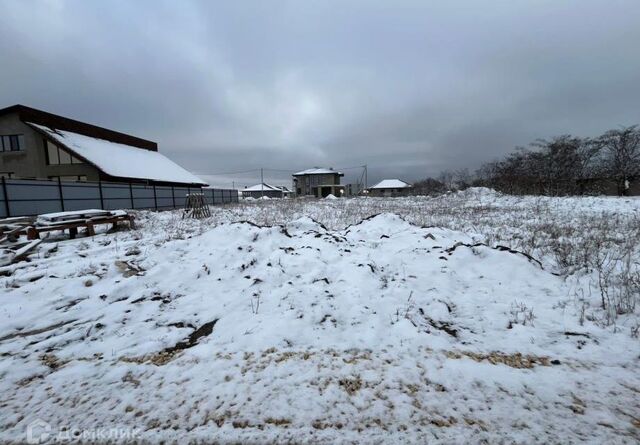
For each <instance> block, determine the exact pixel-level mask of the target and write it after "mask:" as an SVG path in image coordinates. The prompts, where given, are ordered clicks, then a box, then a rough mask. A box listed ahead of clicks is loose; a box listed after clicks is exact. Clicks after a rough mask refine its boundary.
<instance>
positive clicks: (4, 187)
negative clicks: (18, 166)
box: [2, 176, 11, 218]
mask: <svg viewBox="0 0 640 445" xmlns="http://www.w3.org/2000/svg"><path fill="white" fill-rule="evenodd" d="M2 194H3V195H4V210H5V212H6V213H7V218H8V217H10V216H11V211H10V210H9V196H8V195H7V182H6V180H5V178H4V176H3V177H2Z"/></svg>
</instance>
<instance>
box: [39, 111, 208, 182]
mask: <svg viewBox="0 0 640 445" xmlns="http://www.w3.org/2000/svg"><path fill="white" fill-rule="evenodd" d="M29 125H31V126H33V127H35V128H37V129H39V130H41V131H43V132H45V133H46V134H47V135H49V136H50V137H51V138H53V140H55V141H56V142H58V143H60V144H62V145H63V146H64V147H67V148H68V149H69V150H71V151H73V152H74V153H76V154H77V155H78V156H81V157H82V158H84V159H86V160H87V161H88V162H90V163H91V164H93V165H95V166H96V167H98V168H99V169H100V170H102V171H103V172H104V173H106V174H108V175H110V176H114V177H118V178H136V179H148V180H153V181H162V182H177V183H183V184H197V185H206V183H205V182H204V181H202V179H200V178H198V177H197V176H195V175H194V174H192V173H190V172H188V171H187V170H185V169H184V168H182V167H180V166H179V165H178V164H176V163H175V162H173V161H172V160H170V159H169V158H167V157H166V156H164V155H162V154H160V153H158V152H156V151H150V150H145V149H141V148H138V147H132V146H130V145H124V144H118V143H115V142H110V141H107V140H104V139H97V138H93V137H89V136H85V135H82V134H78V133H73V132H71V131H65V130H56V129H51V128H47V127H45V126H42V125H38V124H34V123H31V122H29Z"/></svg>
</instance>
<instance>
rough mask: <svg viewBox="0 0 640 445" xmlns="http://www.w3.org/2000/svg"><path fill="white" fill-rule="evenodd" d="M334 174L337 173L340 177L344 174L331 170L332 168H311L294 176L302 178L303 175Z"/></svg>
mask: <svg viewBox="0 0 640 445" xmlns="http://www.w3.org/2000/svg"><path fill="white" fill-rule="evenodd" d="M332 173H337V174H339V175H341V174H342V172H339V171H336V170H333V169H330V168H309V169H307V170H302V171H300V172H298V173H294V174H293V176H302V175H326V174H332Z"/></svg>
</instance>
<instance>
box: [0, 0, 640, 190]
mask: <svg viewBox="0 0 640 445" xmlns="http://www.w3.org/2000/svg"><path fill="white" fill-rule="evenodd" d="M639 81H640V1H639V0H628V1H621V0H606V1H605V0H598V1H596V0H574V1H562V0H549V1H544V0H537V1H533V0H531V1H514V0H504V1H502V0H501V1H498V0H494V1H480V0H475V1H471V0H470V1H447V2H444V1H427V0H416V1H406V2H403V1H392V0H387V1H372V0H368V1H345V0H342V1H330V0H321V1H319V0H317V1H303V0H296V1H256V2H251V1H245V0H242V1H236V0H233V1H228V2H225V1H222V0H220V1H201V2H189V1H186V0H181V1H158V0H153V1H141V0H136V1H130V0H127V1H109V0H100V1H98V0H80V1H54V0H48V1H45V0H40V1H28V0H0V106H8V105H12V104H15V103H22V104H24V105H29V106H33V107H36V108H42V109H44V110H47V111H51V112H53V113H57V114H62V115H65V116H68V117H72V118H75V119H78V120H82V121H86V122H90V123H94V124H97V125H101V126H105V127H108V128H112V129H115V130H119V131H123V132H126V133H132V134H134V135H137V136H140V137H144V138H147V139H151V140H153V141H157V142H158V143H159V144H160V147H159V148H160V151H161V152H162V153H164V154H166V155H168V156H169V157H171V158H172V159H174V160H175V161H177V162H179V163H180V164H182V165H183V166H184V167H186V168H187V169H189V170H191V171H193V172H195V173H196V174H199V175H200V176H202V177H203V178H205V179H208V180H209V181H210V182H211V183H213V184H220V185H231V184H230V182H231V181H232V180H235V181H236V183H237V184H240V185H251V184H253V183H257V182H259V174H258V175H256V173H255V172H254V173H247V174H238V175H226V176H210V175H212V174H217V173H221V172H233V171H242V170H249V169H255V168H260V167H264V168H271V169H278V170H283V171H282V172H274V171H267V172H266V174H265V176H266V179H268V180H270V181H273V182H276V183H289V182H290V180H289V178H290V177H289V174H288V173H287V171H290V170H298V169H303V168H308V167H312V166H326V167H335V168H344V167H352V166H357V165H362V164H368V166H369V180H370V182H373V181H375V180H377V179H382V178H383V177H389V178H395V177H397V178H401V179H405V180H408V181H413V180H417V179H419V178H423V177H426V176H430V175H437V174H438V172H439V171H440V170H442V169H455V168H462V167H467V168H470V169H475V168H477V167H478V166H479V165H480V164H481V163H483V162H485V161H489V160H493V159H496V158H498V157H500V156H501V155H503V154H504V153H506V152H508V151H510V150H512V149H513V148H514V147H515V146H517V145H526V144H528V143H529V142H531V141H533V140H534V139H536V138H538V137H549V136H553V135H557V134H565V133H571V134H576V135H584V136H590V135H596V134H599V133H601V132H603V131H604V130H606V129H609V128H613V127H616V126H618V125H631V124H635V123H640V82H639ZM346 172H347V173H350V174H349V175H348V176H347V180H348V181H351V180H353V177H354V176H355V175H357V174H358V173H359V170H357V169H353V170H347V171H346ZM282 181H284V182H282Z"/></svg>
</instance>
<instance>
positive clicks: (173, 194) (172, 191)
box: [171, 186, 176, 210]
mask: <svg viewBox="0 0 640 445" xmlns="http://www.w3.org/2000/svg"><path fill="white" fill-rule="evenodd" d="M171 200H172V201H173V209H174V210H175V208H176V191H175V190H174V189H173V186H171Z"/></svg>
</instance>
